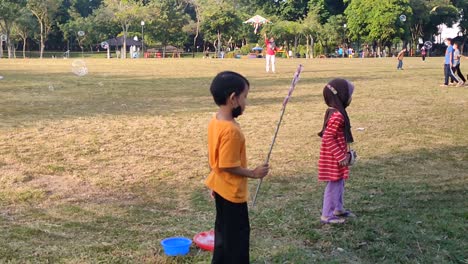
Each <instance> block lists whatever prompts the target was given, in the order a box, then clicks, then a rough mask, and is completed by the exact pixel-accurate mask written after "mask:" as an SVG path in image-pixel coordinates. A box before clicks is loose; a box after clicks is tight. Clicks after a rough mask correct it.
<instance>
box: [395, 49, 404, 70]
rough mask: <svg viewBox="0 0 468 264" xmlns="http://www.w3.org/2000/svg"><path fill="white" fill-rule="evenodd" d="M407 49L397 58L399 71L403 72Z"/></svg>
mask: <svg viewBox="0 0 468 264" xmlns="http://www.w3.org/2000/svg"><path fill="white" fill-rule="evenodd" d="M405 52H406V48H403V49H402V50H401V51H400V52H399V53H398V56H397V60H398V66H397V70H403V58H404V57H405Z"/></svg>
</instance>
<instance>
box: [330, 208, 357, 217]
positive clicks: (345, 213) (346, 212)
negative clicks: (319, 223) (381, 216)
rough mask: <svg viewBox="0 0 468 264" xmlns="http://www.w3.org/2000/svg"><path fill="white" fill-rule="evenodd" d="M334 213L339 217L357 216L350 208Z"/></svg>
mask: <svg viewBox="0 0 468 264" xmlns="http://www.w3.org/2000/svg"><path fill="white" fill-rule="evenodd" d="M334 215H335V216H337V217H342V218H348V217H351V218H354V217H356V215H355V214H353V212H351V211H349V210H345V211H343V212H339V213H335V214H334Z"/></svg>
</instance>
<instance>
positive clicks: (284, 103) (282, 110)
mask: <svg viewBox="0 0 468 264" xmlns="http://www.w3.org/2000/svg"><path fill="white" fill-rule="evenodd" d="M302 68H303V66H302V64H300V65H299V67H298V68H297V70H296V72H295V73H294V77H293V79H292V82H291V86H290V87H289V91H288V95H287V96H286V97H285V98H284V101H283V107H282V108H281V115H280V119H279V121H278V124H277V125H276V130H275V134H274V135H273V140H272V141H271V144H270V150H269V151H268V155H267V157H266V160H265V164H268V162H270V156H271V152H272V150H273V146H274V145H275V142H276V136H278V131H279V128H280V126H281V122H282V121H283V115H284V112H285V111H286V105H287V104H288V101H289V98H291V95H292V92H293V91H294V88H295V87H296V84H297V82H298V81H299V76H300V74H301V72H302ZM262 182H263V178H262V179H260V180H259V182H258V185H257V190H256V191H255V195H254V198H253V202H252V207H254V206H255V202H256V201H257V195H258V191H259V190H260V186H261V185H262Z"/></svg>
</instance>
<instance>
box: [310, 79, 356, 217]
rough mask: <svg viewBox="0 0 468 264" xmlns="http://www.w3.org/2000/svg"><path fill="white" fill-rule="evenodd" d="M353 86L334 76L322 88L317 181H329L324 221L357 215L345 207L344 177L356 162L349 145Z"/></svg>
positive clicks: (325, 191)
mask: <svg viewBox="0 0 468 264" xmlns="http://www.w3.org/2000/svg"><path fill="white" fill-rule="evenodd" d="M353 91H354V85H353V84H352V83H351V82H349V81H347V80H345V79H333V80H331V81H330V82H329V83H327V85H325V87H324V88H323V97H324V99H325V103H326V104H327V106H328V109H327V111H326V112H325V119H324V123H323V127H322V130H321V131H320V132H319V133H318V135H319V136H320V137H321V138H322V144H321V146H320V157H319V162H318V180H319V181H322V182H326V183H327V186H326V187H325V190H324V193H323V207H322V215H321V217H320V222H321V223H322V224H342V223H344V222H345V218H347V217H355V215H354V214H353V213H352V212H351V211H349V210H346V209H345V208H344V203H343V200H344V199H343V197H344V188H345V180H347V179H348V178H349V166H350V165H351V164H352V163H353V162H354V161H353V157H354V155H353V156H352V154H351V152H350V151H349V146H348V144H350V143H352V142H353V141H354V140H353V135H352V133H351V124H350V121H349V117H348V113H347V112H346V108H347V107H348V106H349V104H350V103H351V98H352V95H353Z"/></svg>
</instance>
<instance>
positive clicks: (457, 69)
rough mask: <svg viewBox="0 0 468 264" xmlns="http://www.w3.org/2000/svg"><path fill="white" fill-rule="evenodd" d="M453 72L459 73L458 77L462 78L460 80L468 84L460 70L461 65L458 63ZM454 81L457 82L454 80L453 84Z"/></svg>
mask: <svg viewBox="0 0 468 264" xmlns="http://www.w3.org/2000/svg"><path fill="white" fill-rule="evenodd" d="M452 71H453V73H454V74H455V73H457V75H458V77H460V79H461V80H462V81H463V82H466V79H465V76H463V74H462V72H461V70H460V63H458V64H457V66H455V67H452ZM454 81H455V80H454V79H452V81H451V82H454Z"/></svg>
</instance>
